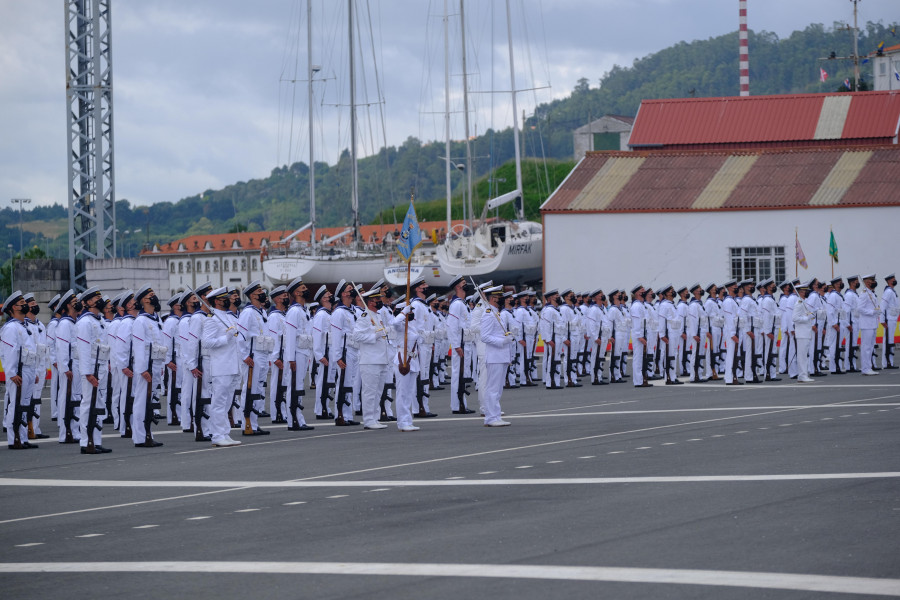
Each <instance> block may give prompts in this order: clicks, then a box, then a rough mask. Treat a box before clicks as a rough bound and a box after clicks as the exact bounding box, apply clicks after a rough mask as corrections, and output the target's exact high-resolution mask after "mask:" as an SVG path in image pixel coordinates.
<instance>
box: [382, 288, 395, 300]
mask: <svg viewBox="0 0 900 600" xmlns="http://www.w3.org/2000/svg"><path fill="white" fill-rule="evenodd" d="M382 296H384V297H385V298H393V297H394V292H393V291H392V290H391V289H390V288H388V289H387V290H385V291H384V293H382Z"/></svg>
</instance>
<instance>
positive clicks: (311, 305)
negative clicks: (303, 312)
mask: <svg viewBox="0 0 900 600" xmlns="http://www.w3.org/2000/svg"><path fill="white" fill-rule="evenodd" d="M306 308H308V309H309V310H312V309H314V308H319V303H318V302H310V303H309V304H307V305H306Z"/></svg>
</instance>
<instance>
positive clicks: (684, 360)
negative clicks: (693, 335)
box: [681, 315, 688, 373]
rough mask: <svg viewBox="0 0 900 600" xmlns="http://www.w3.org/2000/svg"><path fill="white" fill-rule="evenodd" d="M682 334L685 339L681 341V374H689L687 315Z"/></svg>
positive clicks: (682, 326)
mask: <svg viewBox="0 0 900 600" xmlns="http://www.w3.org/2000/svg"><path fill="white" fill-rule="evenodd" d="M681 333H682V335H684V339H682V340H681V372H682V373H687V363H688V349H687V342H688V341H687V315H685V317H684V319H683V320H682V325H681Z"/></svg>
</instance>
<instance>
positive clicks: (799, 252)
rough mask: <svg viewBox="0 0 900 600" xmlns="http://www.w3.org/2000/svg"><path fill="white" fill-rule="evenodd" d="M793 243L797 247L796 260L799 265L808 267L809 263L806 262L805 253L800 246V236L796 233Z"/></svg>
mask: <svg viewBox="0 0 900 600" xmlns="http://www.w3.org/2000/svg"><path fill="white" fill-rule="evenodd" d="M794 243H795V245H796V247H797V248H796V250H797V262H798V263H800V266H801V267H803V268H804V269H808V268H809V265H807V264H806V255H805V254H803V248H801V247H800V238H798V237H797V234H794Z"/></svg>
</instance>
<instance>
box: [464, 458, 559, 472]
mask: <svg viewBox="0 0 900 600" xmlns="http://www.w3.org/2000/svg"><path fill="white" fill-rule="evenodd" d="M556 462H562V461H556ZM496 472H497V471H482V472H481V473H479V475H493V474H494V473H496Z"/></svg>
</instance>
